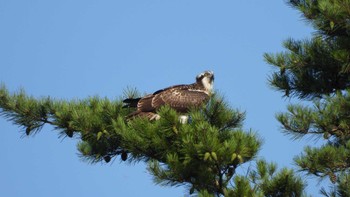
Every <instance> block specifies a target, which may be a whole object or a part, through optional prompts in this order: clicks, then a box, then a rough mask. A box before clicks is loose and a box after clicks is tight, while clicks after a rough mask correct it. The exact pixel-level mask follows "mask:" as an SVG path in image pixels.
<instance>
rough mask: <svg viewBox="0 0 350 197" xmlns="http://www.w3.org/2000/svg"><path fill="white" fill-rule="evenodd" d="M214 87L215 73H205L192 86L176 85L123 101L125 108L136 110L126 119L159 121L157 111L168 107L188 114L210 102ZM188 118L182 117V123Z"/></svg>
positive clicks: (197, 77) (198, 76)
mask: <svg viewBox="0 0 350 197" xmlns="http://www.w3.org/2000/svg"><path fill="white" fill-rule="evenodd" d="M213 85H214V73H213V72H212V71H205V72H203V73H200V74H199V75H197V76H196V82H195V83H192V84H184V85H174V86H170V87H167V88H164V89H161V90H158V91H156V92H154V93H153V94H148V95H146V96H144V97H141V98H128V99H125V100H123V103H124V104H125V105H124V107H132V108H136V111H134V112H132V113H130V114H129V115H128V116H127V117H126V118H127V119H130V118H133V117H147V118H148V119H149V120H158V119H159V118H160V116H159V115H158V114H157V110H158V109H159V108H160V107H162V106H164V105H167V106H169V107H171V108H173V109H174V110H175V111H177V112H179V113H182V114H183V113H186V112H188V110H189V109H191V108H193V107H199V106H201V105H203V104H204V103H205V102H206V101H208V100H209V98H210V96H211V94H212V92H213ZM187 118H188V117H187V116H181V117H180V122H187Z"/></svg>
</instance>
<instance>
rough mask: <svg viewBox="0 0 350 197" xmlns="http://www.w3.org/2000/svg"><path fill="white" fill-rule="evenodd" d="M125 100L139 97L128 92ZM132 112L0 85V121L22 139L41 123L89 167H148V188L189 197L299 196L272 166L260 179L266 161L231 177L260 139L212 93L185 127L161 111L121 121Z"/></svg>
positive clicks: (114, 104)
mask: <svg viewBox="0 0 350 197" xmlns="http://www.w3.org/2000/svg"><path fill="white" fill-rule="evenodd" d="M125 94H126V95H129V96H131V97H132V96H138V95H139V94H138V93H137V91H135V90H134V89H129V90H126V92H125ZM132 110H133V109H129V108H123V104H122V101H121V100H116V101H111V100H109V99H107V98H100V97H90V98H87V99H81V100H72V101H64V100H56V99H52V98H50V97H45V98H40V99H36V98H33V97H31V96H28V95H27V94H26V93H25V92H24V91H23V90H21V91H19V92H18V93H13V94H10V93H9V91H8V90H7V89H6V87H5V86H4V85H3V86H1V87H0V115H1V116H3V117H5V118H6V119H8V120H9V121H11V122H13V123H14V124H16V125H19V126H20V127H22V128H23V129H24V130H25V134H26V135H31V134H34V133H37V132H39V131H40V130H41V129H42V127H43V126H44V125H45V124H48V125H51V126H53V129H54V130H56V131H58V133H59V136H65V137H74V138H77V139H79V142H78V145H77V148H78V150H79V152H80V154H81V157H82V158H83V159H84V160H86V161H88V162H91V163H96V162H100V161H104V162H107V163H108V162H110V161H111V160H112V159H113V158H117V157H120V159H121V160H123V161H128V162H140V161H142V162H147V163H148V170H149V172H150V173H151V174H152V175H153V178H154V181H155V183H157V184H161V185H169V186H178V185H186V186H187V187H188V188H189V193H190V194H192V193H198V195H199V196H201V195H208V196H223V195H224V196H264V195H267V194H270V193H271V192H272V194H271V196H274V195H275V194H282V193H283V194H285V195H288V194H292V193H295V194H299V193H303V189H304V185H305V184H304V183H303V182H302V181H300V179H298V178H295V176H296V175H294V173H293V172H291V171H286V170H284V169H283V170H282V171H281V172H277V171H276V167H274V169H273V172H272V171H271V167H269V171H271V172H269V173H270V175H269V178H267V176H265V175H264V174H262V171H263V170H262V169H263V168H266V165H268V164H267V163H266V162H264V163H261V162H260V163H259V164H258V165H257V166H258V169H259V170H257V171H256V172H259V173H256V174H258V175H259V176H260V177H258V176H254V177H253V176H242V175H239V174H237V173H236V169H237V168H239V167H240V166H242V165H244V164H246V163H250V162H252V161H253V160H255V159H256V157H257V155H258V152H259V150H260V148H261V144H262V140H261V139H260V137H259V136H258V135H257V134H256V133H255V132H253V131H244V130H243V129H242V125H243V120H244V118H245V113H243V112H240V111H238V110H236V109H232V108H230V107H229V106H228V105H227V103H226V102H225V101H224V99H223V98H222V97H220V96H218V95H213V96H212V98H211V99H210V100H209V102H208V103H207V104H206V105H204V106H202V107H199V108H194V109H192V110H190V112H189V113H188V114H187V115H188V116H189V121H188V123H187V124H182V123H181V122H180V121H179V116H180V114H178V113H177V112H176V111H174V110H173V109H172V108H170V107H168V106H164V107H162V108H161V109H159V110H158V112H157V113H158V114H159V115H160V116H161V118H160V120H157V121H149V120H148V119H146V118H135V119H132V120H126V118H125V117H126V115H127V114H129V113H130V112H131V111H132ZM259 166H260V167H259ZM261 166H262V167H261ZM251 174H253V173H251ZM283 177H284V178H283ZM270 178H271V179H270ZM279 182H280V184H279ZM295 185H301V186H300V187H295ZM288 188H293V189H288ZM292 190H293V191H292ZM274 191H276V192H278V193H276V192H274Z"/></svg>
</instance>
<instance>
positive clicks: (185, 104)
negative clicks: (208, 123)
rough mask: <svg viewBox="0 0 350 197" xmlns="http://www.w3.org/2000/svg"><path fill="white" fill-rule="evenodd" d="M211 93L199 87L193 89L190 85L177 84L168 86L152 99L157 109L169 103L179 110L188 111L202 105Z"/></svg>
mask: <svg viewBox="0 0 350 197" xmlns="http://www.w3.org/2000/svg"><path fill="white" fill-rule="evenodd" d="M208 98H209V95H208V94H207V93H205V92H204V91H201V90H198V89H191V87H190V86H188V87H186V86H176V87H173V88H167V89H165V90H163V91H161V92H159V93H158V94H156V95H154V97H153V99H152V106H153V107H154V108H156V109H158V108H159V107H161V106H163V105H169V106H170V107H171V108H173V109H175V110H176V111H178V112H186V111H188V110H189V109H190V108H191V107H198V106H200V105H202V104H203V103H204V102H205V101H206V100H207V99H208Z"/></svg>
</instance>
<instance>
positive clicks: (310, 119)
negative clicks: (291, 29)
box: [265, 0, 350, 196]
mask: <svg viewBox="0 0 350 197" xmlns="http://www.w3.org/2000/svg"><path fill="white" fill-rule="evenodd" d="M288 2H289V4H290V5H291V6H292V7H293V8H295V9H296V10H298V11H300V12H301V14H302V16H303V18H304V19H305V20H306V21H307V22H308V23H310V24H311V25H312V26H313V27H314V28H315V30H316V32H315V33H314V34H313V36H312V38H311V39H305V40H294V39H288V40H287V41H285V42H284V47H285V48H286V51H285V52H280V53H277V54H265V61H266V62H267V63H268V64H271V65H272V66H274V68H275V72H273V73H272V74H271V75H270V78H269V82H270V85H271V86H272V87H274V88H276V89H277V90H279V91H282V92H284V95H285V96H290V97H298V98H300V99H304V100H312V102H313V106H302V105H299V104H293V105H289V106H288V108H287V110H288V112H284V113H279V114H277V119H278V120H279V122H280V123H281V125H282V128H283V131H284V132H285V133H287V134H290V135H292V136H293V138H301V137H305V136H307V135H311V136H317V137H318V139H324V142H325V143H324V145H323V146H321V147H316V148H313V147H306V148H305V149H304V152H303V153H302V154H301V155H299V156H297V157H295V162H296V163H297V165H298V166H299V167H300V170H301V171H304V172H306V173H307V174H308V175H315V176H317V177H320V178H321V179H322V178H326V177H328V178H329V180H330V181H331V182H332V183H333V184H334V185H332V186H331V187H330V188H331V189H330V192H327V191H326V189H322V190H321V193H322V194H323V195H325V196H350V192H349V189H344V188H350V187H349V181H348V180H349V179H348V177H349V169H350V160H349V158H350V155H349V152H350V146H349V144H350V126H349V125H350V118H349V117H350V113H349V112H350V108H349V107H350V96H349V94H350V1H349V0H289V1H288ZM344 177H345V178H344Z"/></svg>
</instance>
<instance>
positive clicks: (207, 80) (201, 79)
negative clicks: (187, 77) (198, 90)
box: [196, 71, 214, 93]
mask: <svg viewBox="0 0 350 197" xmlns="http://www.w3.org/2000/svg"><path fill="white" fill-rule="evenodd" d="M196 82H197V83H198V84H201V85H202V86H203V87H204V88H205V90H206V91H208V92H209V93H212V91H213V89H214V72H213V71H204V72H202V73H200V74H199V75H197V77H196Z"/></svg>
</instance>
